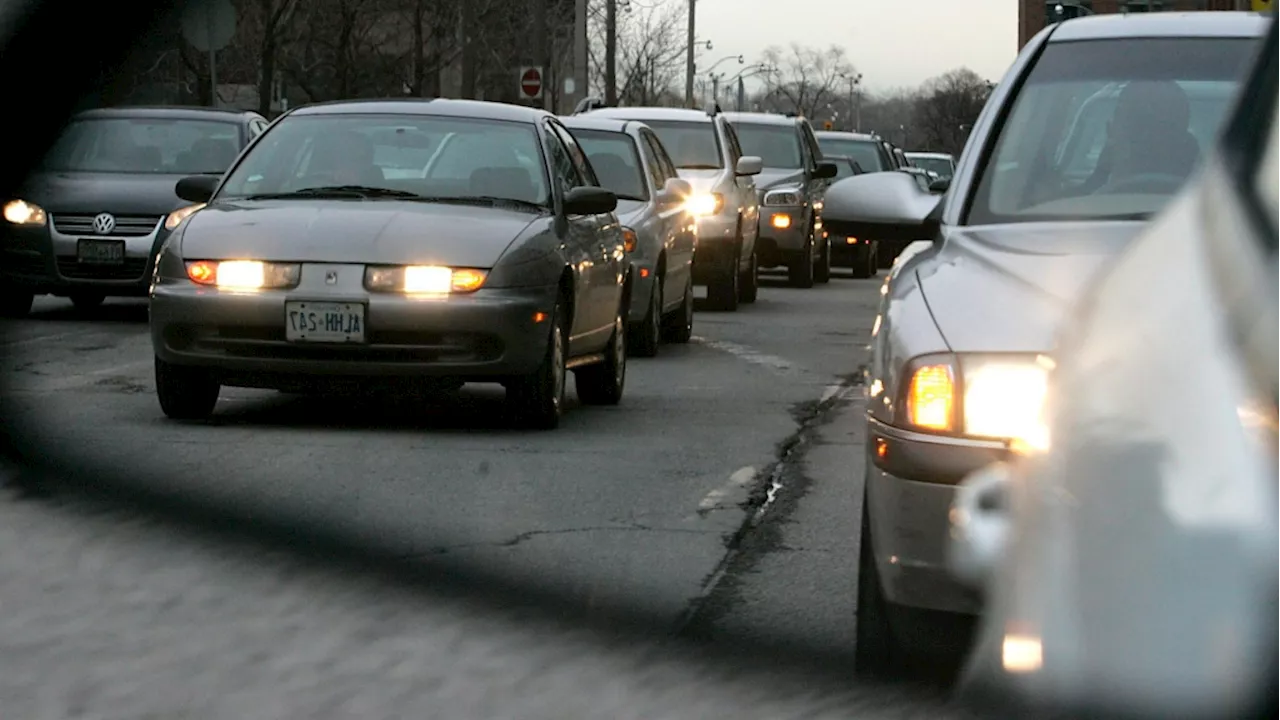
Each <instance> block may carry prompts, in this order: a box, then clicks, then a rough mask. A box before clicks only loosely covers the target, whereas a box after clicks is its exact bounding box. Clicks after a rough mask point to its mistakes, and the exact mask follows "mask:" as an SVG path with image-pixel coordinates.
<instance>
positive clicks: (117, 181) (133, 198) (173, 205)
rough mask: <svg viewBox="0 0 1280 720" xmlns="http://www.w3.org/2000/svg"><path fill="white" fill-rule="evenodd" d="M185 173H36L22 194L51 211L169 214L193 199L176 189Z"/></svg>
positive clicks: (23, 196) (55, 212) (22, 196)
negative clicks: (184, 196)
mask: <svg viewBox="0 0 1280 720" xmlns="http://www.w3.org/2000/svg"><path fill="white" fill-rule="evenodd" d="M184 177H186V176H185V175H167V174H166V175H160V174H151V173H71V172H42V173H36V174H34V175H32V176H31V177H29V178H28V179H27V182H26V183H24V184H23V188H22V191H21V192H20V193H19V194H18V197H20V198H22V199H23V200H26V201H28V202H33V203H35V204H36V205H39V206H40V207H42V208H44V209H45V210H46V211H47V212H50V213H54V214H57V213H77V214H96V213H100V212H109V213H112V214H115V215H156V216H159V215H167V214H169V213H171V212H173V211H174V210H177V209H178V208H180V207H185V206H187V205H190V204H191V203H189V202H187V201H185V200H183V199H182V198H179V197H178V195H177V193H176V192H175V188H176V187H177V184H178V181H179V180H181V179H182V178H184Z"/></svg>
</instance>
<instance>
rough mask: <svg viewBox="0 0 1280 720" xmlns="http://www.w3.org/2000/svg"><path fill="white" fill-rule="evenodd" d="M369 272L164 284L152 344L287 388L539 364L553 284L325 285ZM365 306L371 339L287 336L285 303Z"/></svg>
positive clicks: (513, 372)
mask: <svg viewBox="0 0 1280 720" xmlns="http://www.w3.org/2000/svg"><path fill="white" fill-rule="evenodd" d="M334 269H336V270H337V273H338V276H339V277H342V276H346V277H351V278H363V275H364V266H362V265H320V264H309V265H304V266H303V272H302V282H301V283H300V284H299V286H298V288H296V289H293V290H279V291H273V290H268V291H260V292H231V291H222V290H217V289H214V288H208V287H202V286H198V285H195V284H194V283H191V282H188V281H185V280H165V281H164V282H161V283H159V284H157V286H156V288H155V290H154V292H153V293H152V297H151V340H152V345H153V347H154V348H155V353H156V355H157V357H159V358H160V359H161V360H164V361H166V362H169V363H173V364H176V365H184V366H198V367H204V368H208V369H210V370H212V371H214V374H215V375H216V376H218V377H219V379H220V381H221V382H223V383H224V384H226V385H240V386H245V387H268V388H281V389H283V388H286V387H289V386H291V385H292V384H293V383H294V382H296V381H298V380H301V379H304V378H313V379H314V378H328V379H333V380H338V379H343V378H348V379H369V380H372V379H377V378H387V379H407V378H413V377H418V378H450V379H458V380H463V381H483V380H490V381H501V380H502V379H504V378H507V377H512V376H518V375H524V374H528V373H531V372H533V371H534V370H535V369H536V368H537V367H538V364H539V363H540V362H541V361H542V359H543V357H544V355H545V352H546V347H547V342H548V338H549V337H550V330H549V327H548V325H547V324H546V319H545V318H542V319H541V320H539V319H537V318H536V317H535V314H537V313H545V314H546V315H548V316H549V315H550V313H551V310H552V308H553V307H554V305H555V300H556V293H557V289H556V286H554V285H552V286H548V287H539V288H519V289H514V288H513V289H481V290H478V291H476V292H475V293H472V294H468V295H459V296H451V297H447V298H439V299H426V298H411V297H405V296H402V295H393V294H384V293H369V292H366V291H364V290H363V288H362V287H360V286H359V284H358V283H359V281H357V283H356V285H355V287H350V286H347V287H336V288H334V287H327V286H326V285H325V282H324V279H323V278H324V275H325V272H326V270H334ZM298 300H304V301H305V300H309V301H316V302H348V303H360V304H363V305H364V306H365V328H364V336H365V341H364V342H360V343H356V342H351V343H309V342H291V341H289V340H286V329H285V323H286V322H287V320H286V317H285V303H286V301H298Z"/></svg>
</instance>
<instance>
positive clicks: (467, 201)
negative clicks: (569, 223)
mask: <svg viewBox="0 0 1280 720" xmlns="http://www.w3.org/2000/svg"><path fill="white" fill-rule="evenodd" d="M412 199H413V200H414V201H415V202H436V203H447V204H453V205H488V206H491V207H492V206H495V205H515V206H516V207H521V208H525V209H528V210H535V211H537V212H546V210H547V209H548V208H547V206H546V205H543V204H542V203H536V202H532V201H530V200H518V199H516V198H509V197H498V196H496V195H414V196H413V198H412Z"/></svg>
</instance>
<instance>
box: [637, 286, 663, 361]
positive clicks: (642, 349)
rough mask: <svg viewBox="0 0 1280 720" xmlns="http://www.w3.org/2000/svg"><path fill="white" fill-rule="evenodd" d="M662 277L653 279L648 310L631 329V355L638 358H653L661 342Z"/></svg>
mask: <svg viewBox="0 0 1280 720" xmlns="http://www.w3.org/2000/svg"><path fill="white" fill-rule="evenodd" d="M662 283H663V279H662V276H661V275H659V276H658V277H657V278H655V279H654V282H653V286H652V287H651V288H650V289H649V310H648V311H647V312H645V314H644V320H642V321H641V322H640V324H639V325H638V326H633V327H632V328H631V339H630V345H631V353H632V354H633V355H636V356H638V357H655V356H656V355H657V354H658V345H659V344H660V343H661V342H662Z"/></svg>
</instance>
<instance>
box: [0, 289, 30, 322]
mask: <svg viewBox="0 0 1280 720" xmlns="http://www.w3.org/2000/svg"><path fill="white" fill-rule="evenodd" d="M35 299H36V297H35V295H33V294H32V293H29V292H22V291H21V290H9V289H6V290H0V317H7V318H20V317H26V315H27V313H29V312H31V303H33V302H35Z"/></svg>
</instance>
